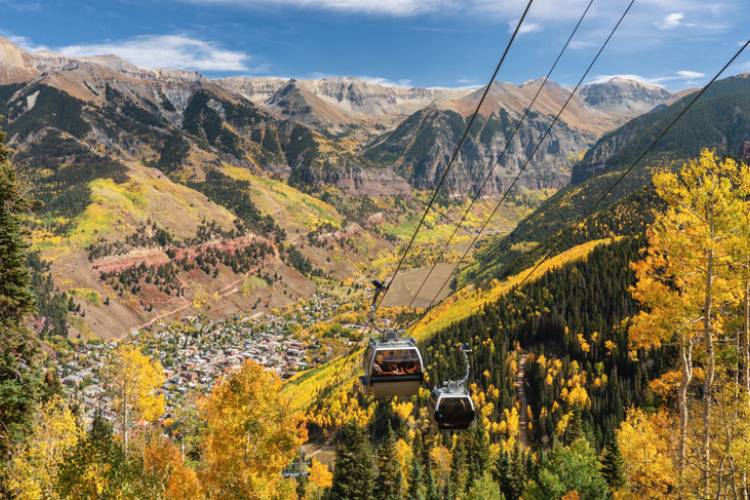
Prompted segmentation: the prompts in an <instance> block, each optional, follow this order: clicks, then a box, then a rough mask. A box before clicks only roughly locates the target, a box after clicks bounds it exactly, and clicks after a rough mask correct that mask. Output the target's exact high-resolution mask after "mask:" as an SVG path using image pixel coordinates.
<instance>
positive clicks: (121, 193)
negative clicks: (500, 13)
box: [0, 38, 674, 338]
mask: <svg viewBox="0 0 750 500" xmlns="http://www.w3.org/2000/svg"><path fill="white" fill-rule="evenodd" d="M540 83H541V82H540V81H539V80H534V81H529V82H526V83H524V84H521V85H515V84H510V83H496V84H494V85H493V86H492V88H491V89H490V92H489V94H488V99H487V100H486V101H485V104H484V105H483V107H482V108H481V109H480V114H479V117H478V119H477V121H476V122H475V125H474V127H473V128H472V130H471V131H470V133H469V136H468V138H467V142H466V143H465V145H464V147H463V149H462V150H461V152H460V154H459V156H458V158H457V160H456V162H455V164H454V167H453V170H452V172H451V173H450V175H449V176H448V177H447V179H446V181H447V182H446V184H445V186H446V187H445V189H444V191H443V193H442V194H443V195H444V196H445V197H447V198H454V199H456V200H457V201H459V202H460V201H462V200H465V199H466V197H467V193H472V192H474V191H475V190H476V189H478V186H479V185H480V183H481V181H482V179H483V178H484V176H485V175H486V174H487V169H488V168H492V169H494V170H493V174H492V176H491V182H489V183H488V186H487V188H486V191H485V192H483V193H482V195H483V196H485V197H492V196H494V195H497V193H498V192H500V191H502V190H504V188H505V187H506V186H507V185H508V182H509V181H510V179H511V178H512V177H514V176H515V175H516V174H517V172H518V170H519V168H521V166H522V165H523V163H524V162H525V160H526V155H527V154H529V153H530V151H531V149H532V148H533V147H534V146H535V144H536V142H537V141H538V139H539V138H540V137H541V135H542V133H543V132H544V130H545V129H546V127H547V126H548V125H549V123H550V121H551V120H552V118H553V116H554V115H555V114H556V113H557V111H558V109H559V107H560V106H561V105H562V103H563V102H565V100H566V99H567V98H568V97H569V92H570V90H569V89H566V88H564V87H562V86H560V85H558V84H556V83H553V82H549V83H548V84H547V85H546V86H545V88H544V90H543V91H542V93H541V96H540V98H539V100H538V102H537V105H536V106H535V108H534V110H533V111H532V112H531V113H530V114H529V116H528V118H527V120H526V122H525V123H524V125H523V126H522V127H521V128H520V130H519V133H518V134H517V135H516V136H515V137H514V139H513V141H512V143H511V144H510V145H509V146H508V147H507V151H506V153H505V154H504V155H502V156H501V152H502V151H503V150H506V141H507V140H508V138H509V137H510V134H511V133H512V131H513V129H514V128H515V126H516V121H517V120H518V119H519V118H520V116H521V115H522V113H523V111H524V109H525V106H526V105H527V104H528V102H529V101H530V100H531V98H532V96H533V94H534V93H535V92H536V90H537V89H538V86H539V85H540ZM480 95H481V89H477V88H459V89H448V88H406V87H400V86H395V85H389V84H384V83H382V82H377V81H370V80H363V79H357V78H323V79H317V80H301V79H285V78H251V77H233V78H224V79H217V80H212V79H208V78H206V77H204V76H202V75H200V74H199V73H195V72H190V71H173V70H148V69H142V68H138V67H136V66H134V65H132V64H130V63H128V62H127V61H124V60H122V59H120V58H118V57H115V56H109V55H102V56H96V57H86V58H72V57H67V56H63V55H60V54H56V53H51V52H27V51H24V50H22V49H20V48H19V47H17V46H15V45H14V44H12V43H11V42H10V41H9V40H7V39H3V38H0V115H2V117H3V119H2V122H0V125H1V126H2V127H3V129H5V130H6V131H7V133H8V137H9V143H10V145H11V147H12V148H13V150H14V153H15V156H14V163H15V164H16V165H17V166H18V168H19V171H20V172H21V175H22V177H23V178H24V179H26V181H27V182H29V184H30V186H32V193H33V195H34V197H35V198H36V199H37V200H38V202H39V205H40V207H39V210H37V211H36V213H35V221H34V224H35V227H36V229H35V231H34V234H33V238H34V242H35V244H34V246H35V248H36V249H38V250H40V252H41V254H42V256H43V258H44V259H46V260H49V261H50V262H51V268H50V272H51V275H52V277H53V279H54V282H55V283H56V285H57V287H58V289H62V290H65V291H67V292H70V294H72V295H73V296H76V297H77V300H78V301H79V302H80V303H81V304H82V313H81V314H80V316H79V317H75V318H73V320H74V321H73V323H74V324H73V325H72V328H73V330H74V331H76V332H78V333H79V334H85V335H93V336H105V337H108V338H111V337H119V336H122V335H124V334H125V333H127V331H129V329H131V328H134V327H138V326H142V325H144V324H150V323H152V322H153V321H156V320H158V319H161V318H167V317H170V316H171V315H173V314H174V315H175V316H179V315H180V314H184V313H187V312H188V311H194V310H195V307H194V304H196V303H201V302H204V299H205V298H206V297H213V302H214V303H215V304H216V305H215V306H214V308H213V310H212V314H215V315H217V316H222V315H227V314H231V313H233V312H236V311H238V310H248V309H250V308H252V309H255V308H256V307H259V308H260V310H268V309H269V308H273V307H275V306H279V305H283V304H285V303H289V302H290V301H293V300H297V299H298V298H300V297H305V296H309V295H310V294H311V293H313V292H314V290H315V286H314V283H313V280H312V277H313V274H316V273H317V274H321V273H322V274H325V275H327V276H329V277H336V278H339V279H340V278H345V277H348V276H352V274H353V273H354V272H355V268H356V267H357V266H358V265H360V264H364V263H365V262H367V261H368V260H370V259H372V257H373V255H374V253H377V252H378V251H383V250H386V251H388V250H389V249H392V248H393V245H394V244H396V245H397V244H398V242H399V241H400V240H399V238H400V237H402V233H401V232H399V230H398V227H399V225H401V224H406V225H408V224H409V220H410V219H409V218H410V217H411V216H412V215H414V214H416V213H418V212H419V211H420V210H421V205H420V202H419V200H418V199H419V197H420V196H421V195H420V192H422V191H423V190H428V189H431V188H432V187H433V186H434V184H435V182H436V179H437V178H438V177H440V176H441V174H442V172H443V171H444V169H445V168H446V165H447V162H448V159H449V157H450V154H451V152H452V150H453V148H454V147H455V144H456V142H457V141H458V138H459V136H460V134H461V132H462V131H463V128H464V127H465V124H466V121H467V119H468V117H469V116H470V115H471V114H472V112H473V110H474V108H475V107H476V105H477V103H478V99H479V97H480ZM673 99H674V96H672V95H671V94H670V93H669V92H667V91H665V90H664V89H662V88H660V87H656V86H652V85H647V84H642V83H640V82H635V81H623V80H621V79H615V80H612V81H610V82H605V83H596V84H592V85H589V86H586V87H585V88H584V89H583V91H582V92H581V93H580V96H578V95H577V96H574V97H573V98H572V100H571V102H570V105H569V107H568V108H567V109H566V111H565V113H563V115H562V116H561V119H560V121H559V122H558V124H557V126H556V127H555V128H554V129H553V131H552V133H551V134H550V137H549V138H548V139H547V141H546V143H545V144H544V145H543V147H542V148H540V150H539V152H538V153H537V155H536V156H535V157H534V158H533V159H532V160H531V161H530V163H529V168H528V170H527V172H526V174H525V175H524V176H522V177H521V180H520V183H519V187H520V190H519V194H521V193H523V192H526V193H538V194H535V195H533V196H532V198H534V197H536V198H535V199H538V198H539V196H541V197H542V198H543V197H546V196H547V195H548V193H549V192H551V191H552V190H557V189H560V188H562V187H564V186H566V185H567V184H568V183H569V181H570V179H571V177H572V176H573V177H575V178H577V176H578V175H579V174H578V173H577V172H579V171H581V169H583V168H584V167H583V166H582V165H584V164H586V162H587V161H588V160H584V162H582V163H580V164H576V162H577V161H578V160H579V159H580V158H588V156H587V155H588V154H591V152H589V153H588V154H587V153H586V152H587V151H588V150H589V148H590V147H591V146H593V145H595V144H596V143H597V141H603V140H606V138H607V137H609V135H610V134H612V133H614V132H611V131H613V130H615V129H616V128H617V127H618V126H620V125H622V124H623V123H625V122H627V121H628V120H629V119H631V118H633V117H636V116H639V115H640V114H641V113H643V112H645V111H648V110H651V109H652V108H654V107H657V108H658V107H659V106H662V105H664V104H665V103H669V102H671V100H673ZM584 155H586V156H584ZM574 165H575V167H574ZM415 197H416V198H415ZM522 199H526V198H523V197H522ZM532 203H537V202H532ZM384 214H385V217H384ZM384 220H385V221H389V222H388V224H391V225H386V226H384V225H383V224H384V222H383V221H384ZM391 220H393V222H390V221H391ZM516 220H517V219H516ZM373 221H380V222H377V223H373ZM510 222H511V223H513V222H515V221H512V220H511V221H510ZM385 227H387V229H383V228H385ZM344 249H346V250H344ZM241 252H244V253H242V255H239V254H240V253H241ZM342 253H346V256H345V257H342ZM260 268H262V269H264V270H265V273H266V274H263V275H262V276H261V274H260V271H259V269H260ZM198 269H200V270H201V271H202V272H201V271H199V270H198ZM271 271H272V274H270V275H269V274H268V273H269V272H271ZM253 273H254V275H255V276H256V277H260V278H262V279H263V280H265V282H266V283H269V284H272V283H276V282H278V280H282V281H283V282H284V285H283V286H278V285H276V286H272V287H263V286H260V285H258V283H257V282H255V281H253V282H252V283H255V284H256V285H258V286H255V285H253V284H252V283H251V281H248V280H249V278H248V276H249V275H251V274H253ZM105 302H106V305H105Z"/></svg>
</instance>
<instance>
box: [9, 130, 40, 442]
mask: <svg viewBox="0 0 750 500" xmlns="http://www.w3.org/2000/svg"><path fill="white" fill-rule="evenodd" d="M4 141H5V134H4V133H3V132H2V131H0V332H2V335H0V423H2V426H0V453H2V456H7V453H8V451H9V449H10V446H11V445H12V444H13V443H14V442H15V441H17V440H18V439H20V438H21V437H22V436H23V435H24V433H25V432H27V431H28V430H29V418H30V416H31V415H32V414H33V411H32V410H33V407H34V405H35V404H36V403H37V401H38V400H39V399H40V398H41V397H42V395H43V394H42V388H43V374H42V370H41V367H42V361H41V352H40V350H39V348H38V342H37V339H34V338H33V337H32V336H31V333H30V332H29V331H28V330H27V329H26V328H25V326H24V324H23V320H24V317H26V316H27V315H28V314H30V313H31V312H33V310H34V296H33V294H32V291H31V271H30V269H29V268H28V267H27V265H26V255H27V251H28V245H27V243H26V242H25V241H24V236H25V235H24V231H23V227H22V225H21V215H22V213H23V211H24V210H26V209H27V208H28V204H27V202H26V199H25V198H24V196H23V195H22V193H21V190H20V188H19V185H18V182H17V180H16V174H15V170H14V169H13V166H12V165H11V163H10V152H9V151H8V149H7V148H6V147H5V145H4Z"/></svg>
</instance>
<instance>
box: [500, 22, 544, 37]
mask: <svg viewBox="0 0 750 500" xmlns="http://www.w3.org/2000/svg"><path fill="white" fill-rule="evenodd" d="M517 24H518V21H517V20H516V21H512V22H510V23H508V32H509V33H513V32H514V31H515V29H516V25H517ZM543 29H544V28H542V25H541V24H539V23H529V22H524V23H523V24H522V25H521V29H519V30H518V33H519V34H521V35H523V34H525V33H536V32H538V31H542V30H543Z"/></svg>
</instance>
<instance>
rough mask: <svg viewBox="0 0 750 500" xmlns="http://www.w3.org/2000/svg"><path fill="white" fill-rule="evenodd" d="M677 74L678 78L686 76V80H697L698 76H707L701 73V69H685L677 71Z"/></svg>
mask: <svg viewBox="0 0 750 500" xmlns="http://www.w3.org/2000/svg"><path fill="white" fill-rule="evenodd" d="M675 76H676V77H678V78H684V79H685V80H697V79H698V78H703V77H705V76H706V74H705V73H701V72H700V71H690V70H687V69H683V70H680V71H678V72H677V73H675Z"/></svg>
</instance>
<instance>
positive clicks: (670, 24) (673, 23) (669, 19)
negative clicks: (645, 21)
mask: <svg viewBox="0 0 750 500" xmlns="http://www.w3.org/2000/svg"><path fill="white" fill-rule="evenodd" d="M683 19H685V14H684V13H682V12H672V13H671V14H668V15H667V16H666V17H665V18H664V19H661V20H659V21H656V22H655V23H654V24H655V25H656V27H657V28H659V29H660V30H671V29H675V28H676V27H678V26H679V25H681V24H682V20H683Z"/></svg>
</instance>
